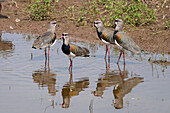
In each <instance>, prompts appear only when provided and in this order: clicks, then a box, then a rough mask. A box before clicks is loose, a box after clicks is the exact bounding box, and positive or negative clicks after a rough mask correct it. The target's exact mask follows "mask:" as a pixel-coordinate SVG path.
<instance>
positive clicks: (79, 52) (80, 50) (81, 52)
mask: <svg viewBox="0 0 170 113" xmlns="http://www.w3.org/2000/svg"><path fill="white" fill-rule="evenodd" d="M70 52H72V53H74V54H75V55H76V56H86V55H88V54H89V53H90V52H89V50H88V49H87V48H84V47H80V46H76V45H73V44H70Z"/></svg>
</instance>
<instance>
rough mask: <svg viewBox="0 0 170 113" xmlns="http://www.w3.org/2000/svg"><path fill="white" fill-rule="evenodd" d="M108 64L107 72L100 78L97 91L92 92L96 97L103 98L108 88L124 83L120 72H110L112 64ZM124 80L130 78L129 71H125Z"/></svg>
mask: <svg viewBox="0 0 170 113" xmlns="http://www.w3.org/2000/svg"><path fill="white" fill-rule="evenodd" d="M105 63H106V72H105V73H102V74H100V78H98V81H97V87H96V91H92V93H93V94H94V96H97V97H102V95H103V94H104V90H106V88H107V87H111V86H114V85H116V84H117V83H119V82H120V81H122V76H120V72H119V70H110V62H107V61H106V62H105ZM124 78H128V71H125V75H124Z"/></svg>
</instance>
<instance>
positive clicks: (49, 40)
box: [32, 21, 57, 59]
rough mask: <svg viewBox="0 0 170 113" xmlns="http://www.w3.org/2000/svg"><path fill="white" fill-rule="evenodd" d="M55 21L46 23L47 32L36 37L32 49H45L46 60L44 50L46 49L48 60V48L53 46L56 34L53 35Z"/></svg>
mask: <svg viewBox="0 0 170 113" xmlns="http://www.w3.org/2000/svg"><path fill="white" fill-rule="evenodd" d="M55 27H56V21H52V22H49V23H48V30H47V32H45V33H43V34H42V35H40V36H38V37H37V39H35V40H34V43H33V46H32V48H34V49H37V48H39V49H43V48H45V59H47V53H46V48H48V59H49V53H50V46H53V45H54V44H55V42H56V38H57V37H56V33H55Z"/></svg>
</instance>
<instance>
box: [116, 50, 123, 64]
mask: <svg viewBox="0 0 170 113" xmlns="http://www.w3.org/2000/svg"><path fill="white" fill-rule="evenodd" d="M121 55H122V50H120V55H119V58H118V61H117V64H119V60H120V57H121Z"/></svg>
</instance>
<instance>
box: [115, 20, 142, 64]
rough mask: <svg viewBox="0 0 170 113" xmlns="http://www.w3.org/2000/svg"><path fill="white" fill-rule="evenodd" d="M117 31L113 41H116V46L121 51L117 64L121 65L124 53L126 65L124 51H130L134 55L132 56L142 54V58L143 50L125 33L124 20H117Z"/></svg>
mask: <svg viewBox="0 0 170 113" xmlns="http://www.w3.org/2000/svg"><path fill="white" fill-rule="evenodd" d="M114 23H115V31H114V36H113V39H114V40H115V44H116V45H118V46H119V47H120V48H121V50H120V55H119V58H118V61H117V64H118V63H119V59H120V57H121V55H122V53H123V59H124V64H125V54H124V49H125V50H128V51H130V52H131V53H132V56H134V54H140V57H141V51H143V50H141V48H140V47H139V46H138V45H137V44H136V43H135V42H134V41H133V40H132V38H130V36H128V35H127V34H126V33H125V32H124V31H123V25H124V23H123V20H122V19H116V20H115V22H114Z"/></svg>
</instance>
